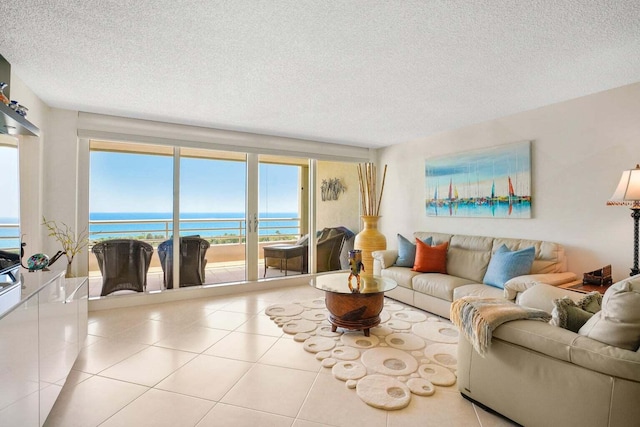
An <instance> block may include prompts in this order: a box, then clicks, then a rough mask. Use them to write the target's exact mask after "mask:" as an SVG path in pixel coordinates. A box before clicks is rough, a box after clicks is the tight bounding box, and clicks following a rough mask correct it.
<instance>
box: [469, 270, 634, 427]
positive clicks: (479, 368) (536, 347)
mask: <svg viewBox="0 0 640 427" xmlns="http://www.w3.org/2000/svg"><path fill="white" fill-rule="evenodd" d="M563 296H568V297H569V298H571V300H574V301H578V300H579V299H581V298H584V297H585V294H579V293H577V292H572V291H569V290H566V289H561V288H557V287H553V286H549V285H546V284H536V285H534V286H533V287H531V288H530V289H528V290H526V291H525V292H523V293H522V294H521V295H520V298H518V301H519V303H520V304H521V305H526V306H528V307H531V308H537V309H541V310H545V311H547V312H549V310H550V309H551V307H552V301H554V300H555V306H556V310H557V308H558V307H561V306H562V305H561V304H558V302H559V301H561V297H563ZM551 313H553V310H552V311H551ZM553 314H554V317H553V318H552V320H551V322H549V323H547V322H541V321H536V320H516V321H511V322H506V323H504V324H502V325H501V326H498V327H497V328H496V329H495V330H494V331H493V334H492V340H491V345H490V346H489V348H488V350H487V352H486V354H485V355H484V356H480V355H479V354H478V353H477V352H476V351H475V350H474V348H473V346H472V344H471V343H470V342H469V340H468V339H466V338H465V337H463V336H461V337H460V342H459V344H458V371H457V375H458V389H459V391H460V393H462V395H463V396H465V397H467V398H469V399H472V400H473V401H475V402H477V403H480V404H481V405H484V406H485V407H488V408H490V409H492V410H494V411H496V412H498V413H500V414H502V415H504V416H506V417H507V418H510V419H511V420H513V421H515V422H517V423H519V424H522V425H524V426H527V427H529V426H531V427H536V426H545V427H546V426H580V427H589V426H594V427H602V426H607V427H626V426H637V425H639V424H638V423H639V422H640V405H639V403H640V350H639V349H638V345H639V343H640V276H635V277H633V278H629V279H627V280H624V281H621V282H618V283H616V284H614V285H612V286H611V287H609V289H608V290H607V291H606V292H605V295H604V297H603V298H602V309H601V310H600V312H599V313H596V314H594V315H592V317H590V318H589V319H588V320H587V321H586V323H584V324H583V326H581V327H580V328H579V329H578V332H574V331H571V330H568V329H563V328H562V327H559V326H554V325H553V323H554V320H557V319H556V317H557V316H558V314H557V312H556V313H553ZM594 337H595V338H594ZM596 338H597V339H596ZM603 341H604V342H603ZM621 346H622V347H621ZM624 347H626V348H624Z"/></svg>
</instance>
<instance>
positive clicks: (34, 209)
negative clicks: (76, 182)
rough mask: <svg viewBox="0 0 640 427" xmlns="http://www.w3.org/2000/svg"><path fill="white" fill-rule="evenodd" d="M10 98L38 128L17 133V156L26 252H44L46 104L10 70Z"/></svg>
mask: <svg viewBox="0 0 640 427" xmlns="http://www.w3.org/2000/svg"><path fill="white" fill-rule="evenodd" d="M10 89H11V98H12V99H15V100H16V101H18V102H20V104H22V105H24V106H26V107H27V108H28V109H29V111H28V113H27V120H29V121H30V122H31V123H33V124H34V125H36V126H37V127H38V128H40V136H39V137H35V136H22V135H21V136H19V137H18V138H19V143H18V152H19V157H20V160H19V161H20V233H21V235H22V236H23V239H22V241H23V242H24V243H26V244H27V246H26V247H25V255H26V256H29V255H31V254H34V253H38V252H43V251H44V250H43V247H42V241H43V239H42V234H41V226H40V223H41V220H42V181H43V176H42V173H43V172H42V165H43V156H42V147H43V140H44V137H45V135H46V133H47V127H46V119H47V116H48V115H49V112H50V110H49V107H48V106H47V105H46V104H45V103H44V102H42V100H40V98H38V97H37V96H36V95H35V94H34V93H33V92H32V91H31V89H29V88H28V87H27V86H26V85H25V84H24V82H23V81H22V80H21V79H20V78H19V77H18V76H17V75H16V74H15V73H14V72H13V70H12V73H11V88H10Z"/></svg>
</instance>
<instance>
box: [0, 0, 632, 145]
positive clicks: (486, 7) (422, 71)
mask: <svg viewBox="0 0 640 427" xmlns="http://www.w3.org/2000/svg"><path fill="white" fill-rule="evenodd" d="M0 19H1V20H2V29H1V30H0V53H1V54H2V55H3V56H5V58H6V59H7V60H8V61H9V62H11V64H12V66H13V69H14V71H15V73H16V74H17V75H18V76H19V77H20V78H21V79H22V80H23V81H24V82H25V83H26V85H27V86H29V87H30V88H31V89H32V90H33V91H34V92H35V93H36V94H37V95H38V96H39V97H40V98H41V99H42V100H43V101H44V102H46V103H47V104H49V105H50V106H52V107H59V108H68V109H74V110H81V111H88V112H96V113H104V114H113V115H119V116H126V117H134V118H144V119H151V120H161V121H169V122H175V123H183V124H192V125H198V126H206V127H214V128H221V129H232V130H242V131H249V132H256V133H263V134H270V135H280V136H291V137H297V138H303V139H312V140H317V141H326V142H334V143H339V144H350V145H357V146H365V147H380V146H386V145H391V144H397V143H401V142H405V141H408V140H413V139H416V138H421V137H425V136H428V135H430V134H433V133H437V132H441V131H446V130H450V129H455V128H458V127H461V126H465V125H469V124H472V123H478V122H482V121H486V120H490V119H493V118H497V117H502V116H505V115H509V114H513V113H517V112H520V111H525V110H530V109H533V108H537V107H540V106H544V105H548V104H552V103H555V102H559V101H563V100H567V99H572V98H576V97H580V96H583V95H587V94H591V93H595V92H599V91H602V90H606V89H611V88H614V87H619V86H623V85H626V84H630V83H634V82H637V81H640V2H639V1H637V0H614V1H596V0H582V1H578V0H527V1H524V0H522V1H520V0H486V1H479V0H476V1H472V0H465V1H456V0H441V1H426V0H425V1H409V0H396V1H393V0H392V1H376V0H370V1H356V0H353V1H349V0H346V1H318V0H313V1H304V0H287V1H284V0H274V1H258V0H229V1H181V0H170V1H169V0H155V1H135V0H131V1H126V0H102V1H87V0H70V1H44V0H41V1H35V0H13V1H2V4H1V5H0Z"/></svg>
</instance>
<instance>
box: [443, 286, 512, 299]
mask: <svg viewBox="0 0 640 427" xmlns="http://www.w3.org/2000/svg"><path fill="white" fill-rule="evenodd" d="M503 294H504V292H503V291H502V289H498V288H495V287H493V286H487V285H480V284H472V285H464V286H458V287H457V288H455V289H454V290H453V301H455V300H457V299H460V298H462V297H480V298H502V297H503Z"/></svg>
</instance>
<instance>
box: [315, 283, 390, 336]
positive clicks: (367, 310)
mask: <svg viewBox="0 0 640 427" xmlns="http://www.w3.org/2000/svg"><path fill="white" fill-rule="evenodd" d="M326 303H327V310H329V322H331V331H332V332H335V331H336V329H337V328H338V327H341V328H346V329H355V330H361V329H362V330H364V335H365V336H366V337H368V336H369V329H371V328H373V327H374V326H377V325H378V324H379V323H380V312H381V311H382V307H383V306H384V293H383V292H379V293H375V294H357V293H354V294H338V293H334V292H327V294H326Z"/></svg>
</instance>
